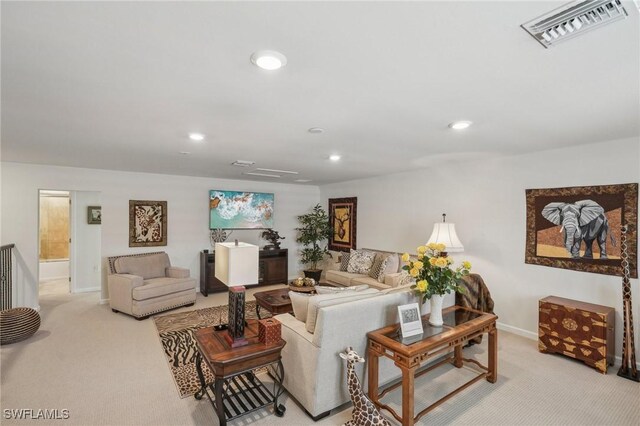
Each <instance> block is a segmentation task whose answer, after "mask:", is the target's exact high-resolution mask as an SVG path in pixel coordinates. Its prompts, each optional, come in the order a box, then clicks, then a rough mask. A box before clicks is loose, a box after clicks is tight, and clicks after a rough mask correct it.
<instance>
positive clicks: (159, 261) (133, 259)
mask: <svg viewBox="0 0 640 426" xmlns="http://www.w3.org/2000/svg"><path fill="white" fill-rule="evenodd" d="M170 266H171V263H170V262H169V255H167V253H156V254H149V255H145V256H123V257H119V258H117V259H116V261H115V262H114V268H115V271H116V273H118V274H131V275H138V276H140V277H142V279H145V280H148V279H150V278H159V277H164V276H165V273H166V272H165V271H166V269H167V268H168V267H170Z"/></svg>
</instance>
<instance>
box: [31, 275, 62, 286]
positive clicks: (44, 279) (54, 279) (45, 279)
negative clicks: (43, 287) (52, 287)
mask: <svg viewBox="0 0 640 426" xmlns="http://www.w3.org/2000/svg"><path fill="white" fill-rule="evenodd" d="M68 278H69V275H63V276H61V277H49V278H42V279H40V280H39V281H38V282H39V283H40V284H42V283H48V282H51V281H59V280H64V279H68Z"/></svg>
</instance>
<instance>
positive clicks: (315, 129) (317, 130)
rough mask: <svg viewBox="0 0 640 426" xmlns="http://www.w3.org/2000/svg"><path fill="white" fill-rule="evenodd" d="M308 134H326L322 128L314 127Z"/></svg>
mask: <svg viewBox="0 0 640 426" xmlns="http://www.w3.org/2000/svg"><path fill="white" fill-rule="evenodd" d="M307 132H309V133H322V132H324V129H323V128H322V127H312V128H310V129H309V130H307Z"/></svg>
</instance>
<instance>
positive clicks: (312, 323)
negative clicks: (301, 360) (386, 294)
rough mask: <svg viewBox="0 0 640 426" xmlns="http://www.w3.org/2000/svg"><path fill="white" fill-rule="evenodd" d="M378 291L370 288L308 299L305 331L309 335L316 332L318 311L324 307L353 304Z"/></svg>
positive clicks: (376, 293) (377, 293)
mask: <svg viewBox="0 0 640 426" xmlns="http://www.w3.org/2000/svg"><path fill="white" fill-rule="evenodd" d="M379 294H380V291H378V290H376V289H373V288H370V289H368V290H363V291H357V292H352V291H350V292H347V293H344V292H343V293H336V294H318V295H316V296H311V298H310V299H309V307H308V312H307V322H306V329H307V331H308V332H309V333H314V332H315V331H316V321H317V320H318V311H319V310H320V308H322V307H325V306H332V305H339V304H342V303H347V302H353V301H355V300H361V299H366V298H368V297H373V296H376V295H379Z"/></svg>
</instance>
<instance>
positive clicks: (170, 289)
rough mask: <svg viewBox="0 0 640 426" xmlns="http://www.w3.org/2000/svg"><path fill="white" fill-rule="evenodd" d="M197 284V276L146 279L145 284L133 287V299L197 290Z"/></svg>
mask: <svg viewBox="0 0 640 426" xmlns="http://www.w3.org/2000/svg"><path fill="white" fill-rule="evenodd" d="M195 284H196V280H195V278H166V277H161V278H151V279H148V280H144V284H143V285H141V286H140V287H136V288H134V289H133V299H134V300H147V299H151V298H152V297H158V296H164V295H166V294H171V293H177V292H180V291H183V290H188V289H192V290H194V292H195Z"/></svg>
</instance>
